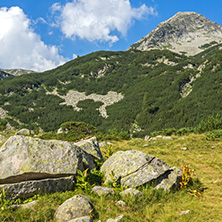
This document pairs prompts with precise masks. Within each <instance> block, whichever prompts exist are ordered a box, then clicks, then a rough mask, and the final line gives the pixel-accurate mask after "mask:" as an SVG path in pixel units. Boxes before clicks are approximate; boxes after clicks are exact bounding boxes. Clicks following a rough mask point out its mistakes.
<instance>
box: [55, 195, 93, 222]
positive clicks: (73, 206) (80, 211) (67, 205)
mask: <svg viewBox="0 0 222 222" xmlns="http://www.w3.org/2000/svg"><path fill="white" fill-rule="evenodd" d="M84 216H92V217H93V216H94V206H93V204H92V202H91V200H90V199H89V198H88V197H86V196H83V195H76V196H74V197H72V198H70V199H68V200H66V201H65V202H64V203H63V204H62V205H60V206H59V207H58V209H57V210H56V213H55V219H56V220H57V221H59V222H65V221H70V220H73V219H76V218H80V217H84Z"/></svg>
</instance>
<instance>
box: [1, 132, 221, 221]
mask: <svg viewBox="0 0 222 222" xmlns="http://www.w3.org/2000/svg"><path fill="white" fill-rule="evenodd" d="M172 138H173V140H163V139H161V138H159V139H157V140H153V141H144V140H143V139H132V140H127V141H113V142H112V143H113V145H111V146H110V145H109V146H107V147H102V148H101V150H102V153H103V155H104V156H109V155H111V154H112V153H113V152H116V151H118V150H130V149H137V150H141V151H143V152H145V153H148V154H151V155H153V156H156V157H158V158H160V159H162V160H164V161H165V162H166V163H168V164H169V165H171V166H176V167H179V168H182V166H183V165H189V167H190V168H191V169H194V175H193V176H192V177H193V185H191V186H190V187H187V188H186V189H184V190H182V191H174V192H171V193H168V192H164V191H162V190H158V191H157V190H154V189H153V188H152V187H143V188H140V190H141V191H142V192H144V194H145V197H142V198H139V199H138V198H130V197H125V198H122V197H120V195H119V192H120V191H121V190H123V188H122V187H116V188H114V190H115V192H116V194H115V195H114V196H105V197H98V196H97V195H96V194H93V193H91V185H88V186H87V187H86V186H84V185H81V183H80V184H79V186H77V187H76V188H75V189H74V191H73V192H65V193H55V194H50V195H43V196H36V197H33V198H30V199H29V200H26V201H25V202H28V201H32V200H34V199H37V200H38V202H37V204H36V205H35V206H34V207H33V208H31V209H22V208H18V209H12V208H10V206H9V205H10V204H12V202H6V203H4V200H3V199H2V200H1V202H0V209H1V212H0V221H10V222H11V221H22V222H23V221H29V222H30V221H54V212H55V210H56V208H57V207H58V206H59V205H60V204H61V203H62V202H64V201H65V200H66V199H68V198H70V197H72V196H73V195H75V194H84V195H86V196H88V197H89V198H90V199H91V200H92V202H93V204H94V206H95V212H96V213H95V217H94V221H98V220H101V221H102V222H104V221H106V220H107V219H109V218H116V217H118V216H120V215H124V217H123V220H121V221H135V222H145V221H169V222H171V221H183V222H185V221H195V222H203V221H218V222H219V221H221V218H222V139H218V140H215V141H208V140H206V139H205V135H204V134H199V135H198V134H189V135H187V136H172ZM185 147H186V148H187V149H182V148H185ZM118 200H123V201H125V202H126V204H127V206H126V207H120V206H116V205H115V203H116V202H117V201H118ZM22 202H23V201H22V200H17V203H22ZM14 203H15V202H14ZM3 206H4V207H3Z"/></svg>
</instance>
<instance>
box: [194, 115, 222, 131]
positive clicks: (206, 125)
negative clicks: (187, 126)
mask: <svg viewBox="0 0 222 222" xmlns="http://www.w3.org/2000/svg"><path fill="white" fill-rule="evenodd" d="M218 129H222V116H221V115H220V114H217V115H216V116H214V115H211V116H209V117H208V118H207V119H206V120H202V121H201V122H200V124H199V125H197V126H196V127H195V129H194V132H195V133H204V132H208V131H212V130H218Z"/></svg>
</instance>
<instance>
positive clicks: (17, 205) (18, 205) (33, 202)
mask: <svg viewBox="0 0 222 222" xmlns="http://www.w3.org/2000/svg"><path fill="white" fill-rule="evenodd" d="M37 203H38V200H33V201H32V202H29V203H25V204H13V205H11V206H10V208H12V209H17V208H22V209H30V208H33V207H34V206H35V205H36V204H37Z"/></svg>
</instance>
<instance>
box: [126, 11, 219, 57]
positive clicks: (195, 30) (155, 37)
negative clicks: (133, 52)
mask: <svg viewBox="0 0 222 222" xmlns="http://www.w3.org/2000/svg"><path fill="white" fill-rule="evenodd" d="M219 43H222V26H221V25H219V24H217V23H215V22H212V21H210V20H208V19H207V18H206V17H204V16H203V15H201V14H198V13H195V12H178V13H177V14H176V15H175V16H173V17H172V18H170V19H169V20H167V21H165V22H162V23H160V24H159V25H158V26H157V27H156V28H155V29H154V30H153V31H152V32H151V33H150V34H148V35H147V36H145V37H144V38H142V39H141V40H139V41H138V42H136V43H135V44H133V45H132V46H130V48H129V49H138V50H150V49H169V50H171V51H174V52H177V53H186V55H188V56H190V55H196V54H198V53H200V52H202V51H203V50H205V49H206V48H208V47H210V46H213V45H216V44H219Z"/></svg>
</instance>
